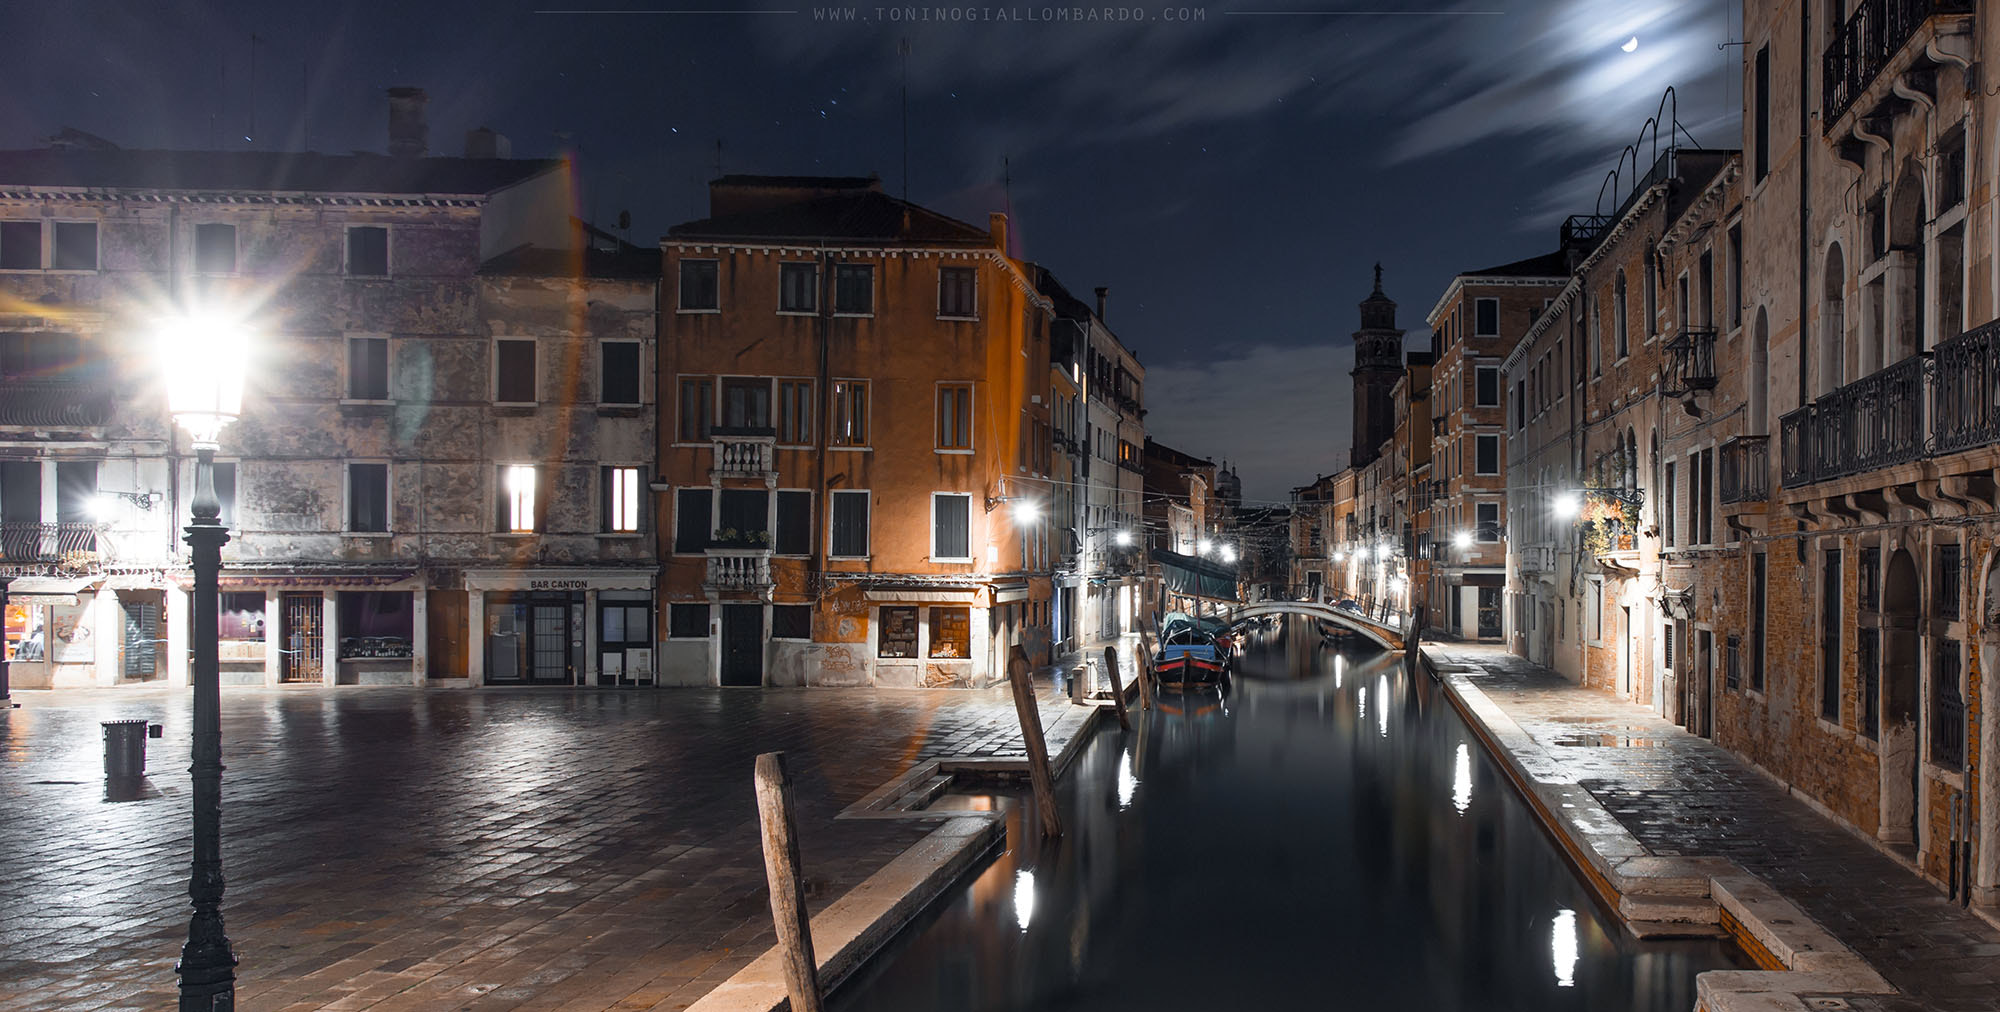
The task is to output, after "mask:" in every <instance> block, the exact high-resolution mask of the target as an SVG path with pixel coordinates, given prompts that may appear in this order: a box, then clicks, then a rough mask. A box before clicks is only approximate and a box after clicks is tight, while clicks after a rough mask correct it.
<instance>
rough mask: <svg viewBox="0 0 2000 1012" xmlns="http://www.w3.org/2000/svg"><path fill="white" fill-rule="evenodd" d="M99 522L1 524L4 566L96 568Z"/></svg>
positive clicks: (0, 561)
mask: <svg viewBox="0 0 2000 1012" xmlns="http://www.w3.org/2000/svg"><path fill="white" fill-rule="evenodd" d="M97 539H98V530H97V525H95V524H79V523H56V524H43V523H26V522H21V521H8V522H6V523H0V565H35V566H47V565H54V566H60V567H63V568H65V569H74V570H79V571H83V570H93V569H95V568H96V567H97V565H98V564H99V562H100V560H101V557H100V556H99V554H98V545H97Z"/></svg>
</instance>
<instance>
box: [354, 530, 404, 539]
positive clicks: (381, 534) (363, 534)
mask: <svg viewBox="0 0 2000 1012" xmlns="http://www.w3.org/2000/svg"><path fill="white" fill-rule="evenodd" d="M340 536H341V537H343V538H393V537H395V536H396V532H395V531H341V532H340Z"/></svg>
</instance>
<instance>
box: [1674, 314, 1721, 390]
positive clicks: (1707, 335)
mask: <svg viewBox="0 0 2000 1012" xmlns="http://www.w3.org/2000/svg"><path fill="white" fill-rule="evenodd" d="M1667 354H1668V355H1669V356H1670V364H1669V366H1668V368H1669V369H1670V370H1671V372H1670V373H1669V375H1670V376H1671V379H1670V381H1669V382H1671V383H1672V384H1673V392H1674V393H1676V394H1679V395H1682V396H1685V395H1688V394H1696V393H1706V392H1708V391H1710V390H1713V389H1715V328H1714V327H1682V328H1681V332H1680V333H1679V334H1676V335H1674V339H1673V340H1671V341H1668V342H1667Z"/></svg>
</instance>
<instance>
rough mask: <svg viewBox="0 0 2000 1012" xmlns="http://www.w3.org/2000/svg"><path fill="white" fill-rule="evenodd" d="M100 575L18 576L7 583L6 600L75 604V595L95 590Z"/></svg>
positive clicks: (102, 578) (99, 580)
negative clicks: (31, 599) (30, 599)
mask: <svg viewBox="0 0 2000 1012" xmlns="http://www.w3.org/2000/svg"><path fill="white" fill-rule="evenodd" d="M103 580H104V577H101V576H18V577H15V578H14V582H13V583H10V584H8V585H7V600H9V601H27V600H28V599H29V598H33V599H34V600H33V601H32V602H30V603H34V604H75V603H76V596H77V595H78V594H81V593H83V592H84V591H86V590H95V589H97V585H98V584H99V583H101V582H103Z"/></svg>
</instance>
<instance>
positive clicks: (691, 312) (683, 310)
mask: <svg viewBox="0 0 2000 1012" xmlns="http://www.w3.org/2000/svg"><path fill="white" fill-rule="evenodd" d="M674 312H675V313H678V314H680V315H682V316H698V315H702V314H705V313H706V314H719V313H721V312H722V307H721V306H716V307H714V308H713V309H690V308H688V307H687V306H681V307H680V308H678V309H675V310H674Z"/></svg>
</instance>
